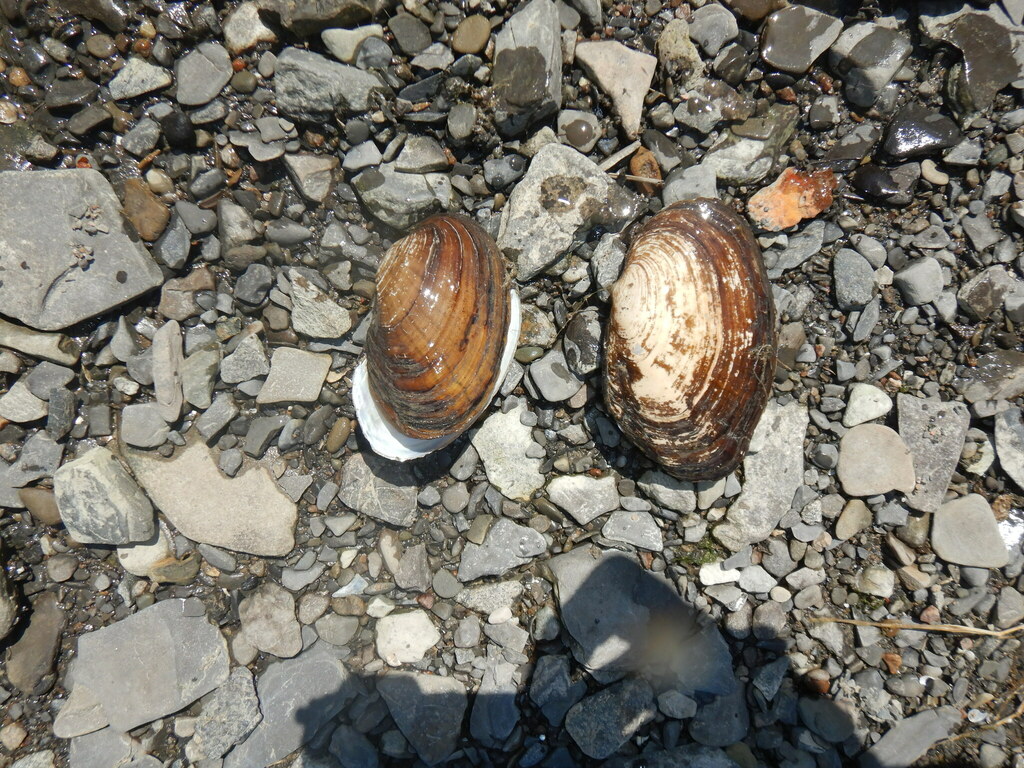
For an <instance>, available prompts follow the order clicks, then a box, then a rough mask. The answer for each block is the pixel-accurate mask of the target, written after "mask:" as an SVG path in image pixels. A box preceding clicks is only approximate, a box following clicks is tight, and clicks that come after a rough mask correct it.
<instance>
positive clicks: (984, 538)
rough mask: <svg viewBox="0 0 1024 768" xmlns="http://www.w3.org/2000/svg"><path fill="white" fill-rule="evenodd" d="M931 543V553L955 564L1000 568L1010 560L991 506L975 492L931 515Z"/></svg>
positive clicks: (949, 503) (943, 506)
mask: <svg viewBox="0 0 1024 768" xmlns="http://www.w3.org/2000/svg"><path fill="white" fill-rule="evenodd" d="M967 532H970V535H965V534H966V533H967ZM931 545H932V549H934V550H935V554H937V555H938V556H939V557H941V558H942V559H943V560H945V561H946V562H947V563H956V564H957V565H973V566H976V567H978V568H1002V567H1003V566H1004V565H1006V564H1007V563H1008V562H1009V560H1010V556H1009V553H1008V552H1007V551H1006V544H1005V542H1004V541H1003V537H1002V536H1001V535H1000V533H999V526H998V525H997V523H996V518H995V515H994V514H993V513H992V507H990V506H989V503H988V502H987V501H986V500H985V497H984V496H981V495H980V494H977V493H972V494H969V495H967V496H963V497H962V498H959V499H954V500H953V501H949V502H946V503H945V504H943V505H942V506H941V507H939V509H938V511H937V512H936V513H935V514H934V515H933V517H932V537H931Z"/></svg>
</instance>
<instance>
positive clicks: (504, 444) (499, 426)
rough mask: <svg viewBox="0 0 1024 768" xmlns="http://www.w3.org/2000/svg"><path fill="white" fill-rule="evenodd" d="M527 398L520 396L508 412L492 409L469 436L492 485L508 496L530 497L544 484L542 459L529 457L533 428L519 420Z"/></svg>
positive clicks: (523, 498) (516, 498) (511, 497)
mask: <svg viewBox="0 0 1024 768" xmlns="http://www.w3.org/2000/svg"><path fill="white" fill-rule="evenodd" d="M525 412H526V402H525V401H523V400H520V401H519V402H518V403H517V404H516V406H515V407H514V408H512V409H510V410H509V411H508V413H501V412H498V413H492V414H491V415H490V416H488V417H487V419H486V420H485V421H484V423H483V424H482V425H481V426H480V428H479V429H478V430H477V431H476V434H474V435H473V437H472V443H473V447H474V448H475V449H476V451H477V453H478V454H479V455H480V460H481V461H482V462H483V465H484V472H486V473H487V479H488V481H489V482H490V483H491V485H493V486H495V487H496V488H497V489H498V490H499V491H501V493H502V494H503V495H504V496H506V497H507V498H510V499H513V500H516V501H529V500H530V497H531V496H533V493H534V491H536V490H537V489H538V488H540V487H541V486H543V485H544V475H543V474H541V472H540V465H541V463H542V461H541V459H535V458H529V457H528V456H527V451H528V450H529V449H530V447H531V446H532V445H534V442H533V428H532V427H528V426H526V425H525V424H523V423H522V420H521V416H522V415H523V414H524V413H525Z"/></svg>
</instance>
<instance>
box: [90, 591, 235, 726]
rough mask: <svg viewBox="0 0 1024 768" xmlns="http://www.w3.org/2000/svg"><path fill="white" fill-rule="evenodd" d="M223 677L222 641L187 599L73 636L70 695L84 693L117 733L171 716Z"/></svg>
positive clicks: (196, 604)
mask: <svg viewBox="0 0 1024 768" xmlns="http://www.w3.org/2000/svg"><path fill="white" fill-rule="evenodd" d="M227 679H228V649H227V643H226V641H225V640H224V637H223V635H221V633H220V630H218V629H217V627H216V626H214V625H213V624H211V623H210V622H209V620H208V619H207V617H206V610H205V608H204V606H203V604H202V603H200V602H199V601H198V600H195V599H189V600H178V599H171V600H163V601H160V602H158V603H156V604H155V605H152V606H150V607H149V608H146V609H144V610H141V611H139V612H138V613H136V614H133V615H131V616H128V617H127V618H124V619H122V620H120V621H118V622H115V623H114V624H111V625H109V626H107V627H104V628H102V629H98V630H95V631H94V632H89V633H87V634H84V635H82V636H81V637H79V638H78V657H77V661H76V663H75V677H74V691H75V692H76V693H85V692H88V693H89V694H91V695H92V697H93V699H94V700H95V701H96V702H97V703H98V706H99V707H100V708H101V709H102V711H103V714H104V715H106V718H107V720H108V721H109V723H110V725H111V726H112V727H113V728H114V729H115V730H117V731H121V732H125V731H128V730H130V729H132V728H135V727H136V726H138V725H142V724H143V723H148V722H150V721H152V720H155V719H157V718H158V717H163V716H164V715H169V714H171V713H172V712H177V711H178V710H179V709H182V708H183V707H186V706H188V705H189V704H191V703H192V702H193V701H195V700H196V699H198V698H199V697H200V696H203V695H205V694H207V693H209V692H210V691H212V690H213V689H215V688H216V687H217V686H219V685H221V684H222V683H223V682H224V681H225V680H227ZM79 688H81V689H82V690H81V691H79Z"/></svg>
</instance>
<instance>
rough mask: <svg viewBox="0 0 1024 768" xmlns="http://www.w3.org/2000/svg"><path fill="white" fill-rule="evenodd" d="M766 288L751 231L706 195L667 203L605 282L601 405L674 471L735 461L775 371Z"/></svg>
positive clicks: (706, 472)
mask: <svg viewBox="0 0 1024 768" xmlns="http://www.w3.org/2000/svg"><path fill="white" fill-rule="evenodd" d="M775 354H776V339H775V318H774V308H773V303H772V294H771V286H770V285H769V283H768V277H767V274H766V273H765V268H764V264H763V261H762V258H761V251H760V249H759V248H758V245H757V242H756V241H755V240H754V236H753V234H752V233H751V231H750V228H749V227H748V226H747V224H746V222H744V221H743V219H741V218H740V217H739V215H737V214H736V213H735V212H734V211H732V209H730V208H728V207H727V206H725V205H723V204H722V203H720V202H718V201H716V200H694V201H687V202H682V203H677V204H675V205H672V206H669V207H668V208H665V209H664V210H662V211H661V212H659V213H658V214H657V215H656V216H654V217H653V218H652V219H651V220H650V221H648V222H647V223H646V224H645V225H644V226H643V227H642V228H641V229H640V230H639V231H638V232H637V234H636V235H635V237H634V239H633V243H632V245H631V247H630V249H629V253H628V254H627V257H626V265H625V268H624V270H623V272H622V276H621V277H620V278H619V280H618V281H617V282H616V283H615V285H614V286H613V288H612V310H611V319H610V322H609V327H608V331H607V336H606V342H605V384H606V390H605V396H606V403H607V406H608V410H609V411H610V412H611V414H612V415H613V416H614V418H615V420H616V421H617V422H618V424H619V428H620V429H621V430H622V432H623V434H625V435H626V437H627V438H629V440H630V441H631V442H632V443H633V444H634V445H636V446H637V447H638V448H640V449H641V450H642V451H643V452H644V453H646V454H647V455H648V456H650V457H651V458H652V459H654V460H655V461H657V462H658V463H659V464H661V465H662V466H664V467H665V469H666V470H667V471H668V472H670V473H671V474H673V475H675V476H676V477H679V478H682V479H686V480H706V479H714V478H718V477H722V476H724V475H727V474H728V473H729V472H731V471H732V470H733V469H735V468H736V466H737V465H738V464H739V463H740V461H742V459H743V456H744V454H745V453H746V450H747V447H748V445H749V444H750V438H751V436H752V434H753V432H754V428H755V427H756V426H757V422H758V419H759V418H760V417H761V414H762V413H763V411H764V409H765V406H766V405H767V403H768V396H769V394H770V391H771V385H772V379H773V376H774V373H775Z"/></svg>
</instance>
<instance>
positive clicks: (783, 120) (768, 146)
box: [701, 104, 800, 185]
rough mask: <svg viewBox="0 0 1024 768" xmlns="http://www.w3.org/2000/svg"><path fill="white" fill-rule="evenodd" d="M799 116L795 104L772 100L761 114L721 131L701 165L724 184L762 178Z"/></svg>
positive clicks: (791, 131)
mask: <svg viewBox="0 0 1024 768" xmlns="http://www.w3.org/2000/svg"><path fill="white" fill-rule="evenodd" d="M799 118H800V110H799V109H797V108H796V107H795V106H793V105H790V104H773V105H772V106H771V107H769V109H768V111H767V112H766V113H765V114H764V115H761V116H757V117H752V118H750V119H748V120H746V121H745V122H743V123H740V124H739V125H737V126H734V127H732V128H729V129H726V130H724V131H722V134H721V136H720V137H719V139H718V140H717V141H716V142H715V143H714V144H713V145H712V146H711V148H710V149H709V150H708V151H707V154H705V155H704V160H703V162H702V163H701V165H703V166H704V167H706V168H708V169H710V170H712V171H714V173H715V175H716V177H717V178H718V180H719V181H720V182H722V183H724V184H736V185H739V184H754V183H756V182H758V181H761V179H763V178H764V177H765V176H767V175H768V172H769V171H770V170H771V169H772V167H773V166H774V165H775V162H776V160H777V159H778V157H779V153H780V152H781V151H782V149H783V147H785V146H786V144H787V143H788V142H789V138H790V136H792V135H793V131H794V129H795V128H796V123H797V120H799Z"/></svg>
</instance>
